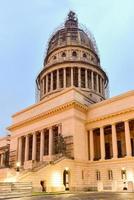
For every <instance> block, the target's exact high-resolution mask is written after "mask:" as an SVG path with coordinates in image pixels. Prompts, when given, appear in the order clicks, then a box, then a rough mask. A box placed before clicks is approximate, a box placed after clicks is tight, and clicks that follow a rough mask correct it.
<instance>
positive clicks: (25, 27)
mask: <svg viewBox="0 0 134 200" xmlns="http://www.w3.org/2000/svg"><path fill="white" fill-rule="evenodd" d="M69 10H73V11H75V12H76V13H77V16H78V19H79V22H80V23H82V24H84V25H85V26H86V27H87V28H88V29H89V30H90V31H91V32H92V34H93V35H94V37H95V39H96V42H97V46H98V48H99V53H100V59H101V65H102V67H103V68H104V70H105V71H106V72H107V74H108V76H109V82H110V96H111V97H112V96H116V95H119V94H121V93H124V92H127V91H128V90H133V89H134V0H0V135H4V134H6V133H7V131H6V127H7V126H9V125H10V124H11V116H12V114H14V113H15V112H18V111H20V110H22V109H24V108H26V107H27V106H30V105H31V104H34V103H35V79H36V76H37V74H38V73H39V71H40V70H41V68H42V64H43V59H44V56H45V50H46V48H47V43H48V39H49V37H50V36H51V34H52V32H53V31H54V30H55V28H56V27H58V26H59V25H61V24H62V23H63V22H64V20H65V19H66V16H67V14H68V12H69Z"/></svg>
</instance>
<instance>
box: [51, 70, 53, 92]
mask: <svg viewBox="0 0 134 200" xmlns="http://www.w3.org/2000/svg"><path fill="white" fill-rule="evenodd" d="M51 91H53V72H51Z"/></svg>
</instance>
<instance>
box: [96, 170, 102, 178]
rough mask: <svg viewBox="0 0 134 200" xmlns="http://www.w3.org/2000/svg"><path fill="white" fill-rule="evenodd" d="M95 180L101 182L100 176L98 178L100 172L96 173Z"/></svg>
mask: <svg viewBox="0 0 134 200" xmlns="http://www.w3.org/2000/svg"><path fill="white" fill-rule="evenodd" d="M96 180H97V181H100V180H101V176H100V171H98V170H97V171H96Z"/></svg>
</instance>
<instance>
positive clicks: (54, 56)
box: [0, 11, 134, 192]
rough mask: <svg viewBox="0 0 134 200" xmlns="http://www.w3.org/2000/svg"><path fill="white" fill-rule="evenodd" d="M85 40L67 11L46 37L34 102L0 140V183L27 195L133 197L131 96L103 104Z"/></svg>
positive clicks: (88, 38) (96, 65) (92, 51)
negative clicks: (24, 185)
mask: <svg viewBox="0 0 134 200" xmlns="http://www.w3.org/2000/svg"><path fill="white" fill-rule="evenodd" d="M108 84H109V79H108V76H107V73H106V72H105V71H104V69H103V66H101V62H100V57H99V53H98V50H97V46H96V42H95V40H94V38H93V36H92V35H91V34H90V33H89V32H88V31H87V30H85V29H84V28H83V26H82V25H80V24H79V23H78V19H77V17H76V14H75V13H74V12H72V11H70V12H69V14H68V16H67V18H66V20H65V22H64V24H63V26H61V27H60V28H59V29H57V30H56V31H55V32H54V33H53V35H52V36H51V38H50V40H49V43H48V47H47V52H46V55H45V58H44V62H43V67H42V70H41V71H40V73H39V74H38V76H37V79H36V85H37V102H36V103H35V104H34V105H32V106H29V107H28V108H26V109H24V110H21V111H19V112H17V113H15V114H14V115H13V116H12V124H11V125H10V126H9V127H8V130H9V132H10V134H9V135H8V136H5V137H3V138H0V181H1V182H15V181H16V182H32V188H33V191H41V190H42V186H44V187H45V190H46V191H47V192H53V191H65V190H70V191H80V190H81V191H123V190H127V191H134V91H129V92H127V93H124V94H121V95H119V96H115V97H112V98H109V94H108Z"/></svg>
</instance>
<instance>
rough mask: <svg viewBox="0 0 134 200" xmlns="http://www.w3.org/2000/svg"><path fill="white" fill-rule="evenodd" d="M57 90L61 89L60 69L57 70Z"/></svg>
mask: <svg viewBox="0 0 134 200" xmlns="http://www.w3.org/2000/svg"><path fill="white" fill-rule="evenodd" d="M57 89H59V69H57Z"/></svg>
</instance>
